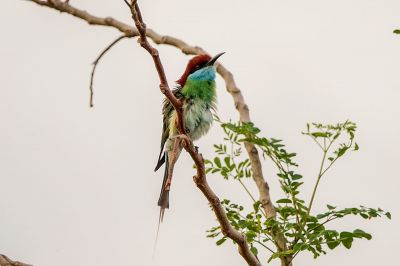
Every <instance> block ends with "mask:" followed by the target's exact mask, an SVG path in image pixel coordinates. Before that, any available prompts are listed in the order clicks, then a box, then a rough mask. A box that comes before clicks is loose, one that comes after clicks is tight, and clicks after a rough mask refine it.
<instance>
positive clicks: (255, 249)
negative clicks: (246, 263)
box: [250, 246, 258, 256]
mask: <svg viewBox="0 0 400 266" xmlns="http://www.w3.org/2000/svg"><path fill="white" fill-rule="evenodd" d="M250 251H251V252H252V253H253V254H254V255H255V256H257V254H258V250H257V248H256V247H254V246H252V247H251V248H250Z"/></svg>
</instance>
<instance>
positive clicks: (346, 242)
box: [342, 238, 353, 249]
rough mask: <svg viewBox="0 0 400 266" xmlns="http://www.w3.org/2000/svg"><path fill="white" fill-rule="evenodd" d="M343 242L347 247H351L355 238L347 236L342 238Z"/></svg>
mask: <svg viewBox="0 0 400 266" xmlns="http://www.w3.org/2000/svg"><path fill="white" fill-rule="evenodd" d="M342 244H343V246H345V247H346V248H347V249H350V248H351V245H352V244H353V238H345V239H342Z"/></svg>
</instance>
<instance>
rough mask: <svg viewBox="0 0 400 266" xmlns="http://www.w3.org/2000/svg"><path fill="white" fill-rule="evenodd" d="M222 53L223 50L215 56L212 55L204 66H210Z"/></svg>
mask: <svg viewBox="0 0 400 266" xmlns="http://www.w3.org/2000/svg"><path fill="white" fill-rule="evenodd" d="M224 53H225V52H223V53H219V54H217V55H216V56H214V57H213V58H211V59H210V61H208V62H207V64H206V66H212V65H214V63H215V61H217V59H218V58H219V57H220V56H221V55H223V54H224Z"/></svg>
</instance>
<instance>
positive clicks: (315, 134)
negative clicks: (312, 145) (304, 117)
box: [311, 132, 329, 138]
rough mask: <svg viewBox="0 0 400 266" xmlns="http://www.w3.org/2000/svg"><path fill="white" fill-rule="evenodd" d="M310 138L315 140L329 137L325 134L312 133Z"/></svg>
mask: <svg viewBox="0 0 400 266" xmlns="http://www.w3.org/2000/svg"><path fill="white" fill-rule="evenodd" d="M311 136H313V137H315V138H327V137H329V135H328V133H327V132H313V133H311Z"/></svg>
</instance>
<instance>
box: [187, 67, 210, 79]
mask: <svg viewBox="0 0 400 266" xmlns="http://www.w3.org/2000/svg"><path fill="white" fill-rule="evenodd" d="M215 77H216V75H215V67H214V66H208V67H204V68H202V69H199V70H197V71H196V72H194V73H192V74H190V75H189V76H188V79H190V80H204V81H207V80H209V81H213V80H215Z"/></svg>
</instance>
